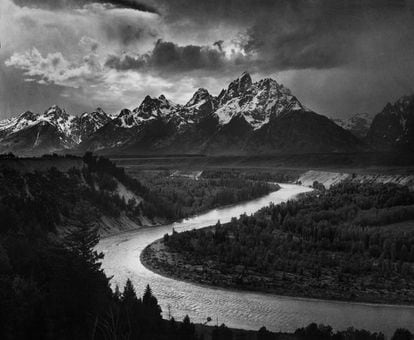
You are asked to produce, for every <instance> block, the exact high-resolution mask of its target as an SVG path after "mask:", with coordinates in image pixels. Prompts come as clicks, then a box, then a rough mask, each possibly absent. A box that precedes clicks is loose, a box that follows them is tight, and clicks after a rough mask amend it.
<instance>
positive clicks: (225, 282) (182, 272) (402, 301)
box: [140, 227, 414, 307]
mask: <svg viewBox="0 0 414 340" xmlns="http://www.w3.org/2000/svg"><path fill="white" fill-rule="evenodd" d="M208 228H212V227H207V228H203V229H208ZM187 256H191V254H187ZM140 260H141V263H142V264H143V265H144V266H145V267H146V268H147V269H148V270H151V271H153V272H155V273H157V274H159V275H162V276H165V277H169V278H173V279H176V280H180V281H184V282H188V283H195V284H200V285H205V286H210V287H211V286H213V287H220V288H225V289H230V290H245V291H252V292H260V293H267V294H273V295H281V296H289V297H296V298H310V299H318V300H332V301H342V302H358V303H368V304H381V305H390V306H398V305H408V306H413V307H414V295H413V291H412V290H411V289H407V290H406V291H390V290H384V289H374V288H373V287H367V288H360V287H359V286H357V285H353V284H352V283H351V284H349V285H348V286H345V285H342V286H334V285H332V284H330V285H328V284H327V283H323V282H322V283H320V284H318V282H315V281H319V279H318V280H311V279H309V278H303V277H302V278H301V277H299V275H294V274H291V273H285V272H279V273H278V276H277V277H274V276H273V277H270V276H264V275H263V274H260V273H257V272H254V271H253V270H251V269H243V268H240V266H235V267H230V268H225V267H224V266H223V265H221V264H220V263H216V262H214V261H212V260H209V261H207V262H200V263H199V264H197V265H193V264H189V261H188V258H187V257H186V256H183V254H180V253H177V252H171V251H169V249H168V247H167V246H165V244H164V241H163V239H159V240H157V241H155V242H153V243H152V244H150V245H148V246H147V247H146V248H145V249H144V250H143V251H142V253H141V255H140ZM320 281H323V279H321V280H320Z"/></svg>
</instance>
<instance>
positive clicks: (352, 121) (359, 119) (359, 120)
mask: <svg viewBox="0 0 414 340" xmlns="http://www.w3.org/2000/svg"><path fill="white" fill-rule="evenodd" d="M372 120H373V117H372V116H371V115H370V114H368V113H356V114H354V115H353V116H351V117H350V118H348V119H333V122H334V123H335V124H337V125H339V126H340V127H342V128H343V129H345V130H348V131H349V132H351V133H352V134H353V135H354V136H356V137H358V138H360V139H363V138H365V137H366V135H367V133H368V130H369V127H370V125H371V123H372Z"/></svg>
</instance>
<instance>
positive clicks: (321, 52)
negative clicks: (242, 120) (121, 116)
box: [0, 0, 414, 118]
mask: <svg viewBox="0 0 414 340" xmlns="http://www.w3.org/2000/svg"><path fill="white" fill-rule="evenodd" d="M0 43H1V48H0V118H8V117H11V116H15V115H18V114H20V113H21V112H24V111H26V110H31V111H34V112H43V111H45V110H46V109H47V108H48V107H50V106H52V105H55V104H56V105H59V106H61V107H63V108H65V109H66V111H67V112H68V113H71V114H76V115H77V114H80V113H82V112H85V111H92V110H94V109H95V108H97V107H102V108H103V109H104V110H105V111H106V112H108V113H117V112H119V111H120V110H121V109H122V108H130V109H132V108H135V107H137V106H138V105H139V104H140V103H141V101H142V100H143V98H144V97H145V96H146V95H151V96H159V95H161V94H164V95H165V96H166V97H167V98H169V99H171V100H172V101H174V102H176V103H180V104H184V103H185V102H187V101H188V100H189V99H190V98H191V96H192V94H193V93H194V92H195V91H196V90H197V89H198V88H200V87H203V88H206V89H208V90H209V92H210V93H211V94H213V95H217V94H218V93H219V92H220V90H221V89H222V88H225V87H227V85H228V83H229V82H230V81H231V80H233V79H236V78H237V77H238V76H239V75H240V74H241V73H242V72H244V71H247V72H249V73H250V74H251V76H252V78H253V81H257V80H260V79H261V78H264V77H271V78H274V79H275V80H276V81H278V82H279V83H282V84H283V85H285V86H286V87H288V88H290V89H291V91H292V93H293V94H294V95H295V96H296V97H297V98H298V99H299V100H300V101H301V102H302V104H304V105H305V106H306V107H308V108H310V109H312V110H314V111H315V112H318V113H321V114H324V115H327V116H330V117H334V118H347V117H350V116H352V115H353V114H355V113H360V112H368V113H370V114H375V113H378V112H379V111H381V109H382V108H383V107H384V106H385V104H386V103H387V102H393V101H395V100H397V99H398V98H399V97H401V96H403V95H408V94H413V93H414V0H341V1H339V0H152V1H150V0H0Z"/></svg>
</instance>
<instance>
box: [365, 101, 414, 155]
mask: <svg viewBox="0 0 414 340" xmlns="http://www.w3.org/2000/svg"><path fill="white" fill-rule="evenodd" d="M367 139H368V141H369V142H370V143H371V145H373V146H374V147H375V148H377V149H393V148H400V147H402V148H407V149H409V150H414V95H406V96H402V97H401V98H399V99H398V100H396V101H395V102H394V103H393V104H392V103H387V105H385V107H384V109H383V110H382V111H381V112H380V113H379V114H377V115H376V116H375V117H374V120H373V121H372V124H371V127H370V129H369V131H368V135H367Z"/></svg>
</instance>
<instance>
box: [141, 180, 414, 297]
mask: <svg viewBox="0 0 414 340" xmlns="http://www.w3.org/2000/svg"><path fill="white" fill-rule="evenodd" d="M413 220H414V193H412V192H410V191H409V190H408V189H407V188H406V187H403V186H398V185H394V184H367V183H365V184H358V183H353V182H344V183H341V184H338V185H336V186H333V187H332V188H331V189H329V190H316V191H315V192H313V193H312V194H306V195H304V196H301V197H299V198H298V199H296V200H291V201H288V202H287V203H282V204H279V205H270V206H269V207H266V208H263V209H261V210H260V211H259V212H257V213H256V214H254V215H252V216H246V215H242V216H241V217H240V218H239V219H236V218H233V219H232V221H231V222H230V223H228V224H224V225H221V224H220V223H219V222H218V223H217V225H216V226H214V227H212V228H204V229H199V230H193V231H188V232H183V233H176V232H174V233H173V234H172V235H166V236H165V237H164V240H163V243H164V245H165V252H168V253H170V254H173V255H174V256H175V261H171V263H168V262H165V261H164V262H163V261H162V260H161V259H160V258H161V257H160V256H149V257H148V258H151V259H150V261H154V263H155V264H156V265H157V266H159V267H160V268H162V269H163V270H164V271H168V272H169V273H172V272H174V273H182V272H184V273H183V274H182V275H186V276H187V278H188V277H190V279H191V278H192V280H195V281H199V282H203V283H211V284H216V285H222V286H229V287H236V288H243V289H253V290H261V291H262V290H264V291H271V292H276V293H279V294H286V295H299V296H308V297H322V298H332V299H341V300H358V301H370V302H380V303H381V302H382V303H386V302H389V303H397V302H398V303H408V304H413V303H414V229H413V228H412V226H413ZM147 253H151V249H150V248H149V249H148V251H147ZM172 263H173V264H172ZM185 264H191V265H194V266H203V268H204V271H203V272H202V273H201V274H200V273H198V274H197V271H196V270H194V271H191V272H190V273H188V270H187V271H185V270H184V269H182V270H180V268H177V266H178V267H179V266H181V265H185ZM150 265H151V264H150ZM173 266H175V268H174V267H173Z"/></svg>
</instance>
